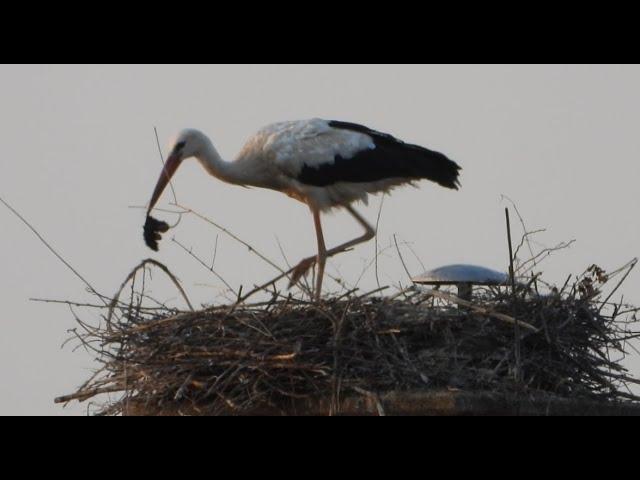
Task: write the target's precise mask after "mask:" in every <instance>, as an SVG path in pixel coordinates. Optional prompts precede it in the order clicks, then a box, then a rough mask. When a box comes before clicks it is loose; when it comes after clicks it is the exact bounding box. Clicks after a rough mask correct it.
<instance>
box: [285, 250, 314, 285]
mask: <svg viewBox="0 0 640 480" xmlns="http://www.w3.org/2000/svg"><path fill="white" fill-rule="evenodd" d="M316 260H317V257H309V258H305V259H304V260H302V261H301V262H300V263H299V264H298V265H296V267H295V268H294V269H293V270H292V271H291V280H290V281H289V288H291V287H293V286H294V285H295V284H296V283H298V281H299V280H300V279H301V278H302V277H304V276H305V275H306V274H307V273H308V272H309V270H310V269H311V267H313V266H314V265H315V263H316Z"/></svg>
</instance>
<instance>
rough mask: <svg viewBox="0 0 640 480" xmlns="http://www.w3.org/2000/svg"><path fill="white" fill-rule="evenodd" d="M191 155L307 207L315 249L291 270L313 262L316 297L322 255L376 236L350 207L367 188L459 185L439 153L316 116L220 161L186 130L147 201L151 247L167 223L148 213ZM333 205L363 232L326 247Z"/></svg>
mask: <svg viewBox="0 0 640 480" xmlns="http://www.w3.org/2000/svg"><path fill="white" fill-rule="evenodd" d="M191 157H195V158H196V159H198V161H199V162H200V163H201V164H202V166H203V167H204V168H205V170H207V171H208V172H209V173H210V174H211V175H213V176H214V177H217V178H219V179H220V180H222V181H224V182H228V183H233V184H236V185H242V186H253V187H261V188H269V189H272V190H278V191H280V192H283V193H285V194H287V195H289V196H290V197H293V198H295V199H296V200H299V201H301V202H303V203H305V204H307V205H308V206H309V208H310V209H311V213H312V214H313V220H314V224H315V230H316V236H317V241H318V253H317V254H316V255H313V256H311V257H309V258H306V259H304V260H302V261H301V262H300V263H299V264H298V265H297V266H296V268H295V269H293V270H292V278H291V283H292V284H293V283H295V282H297V281H298V280H299V279H300V277H301V276H302V275H304V274H305V273H306V272H307V271H308V270H309V268H311V266H313V265H314V264H316V265H317V277H316V283H315V297H316V300H319V299H320V294H321V291H322V280H323V276H324V268H325V263H326V260H327V258H328V257H331V256H333V255H335V254H337V253H340V252H343V251H345V250H347V249H349V248H351V247H353V246H355V245H358V244H359V243H362V242H366V241H367V240H370V239H371V238H373V237H374V235H375V230H374V228H373V227H372V226H371V225H369V223H368V222H367V221H366V220H365V219H364V218H362V217H361V216H360V215H359V214H358V213H357V212H356V211H355V210H354V209H353V207H352V206H351V204H352V203H353V202H355V201H357V200H361V201H363V202H365V203H366V202H367V197H368V194H370V193H371V194H373V193H378V192H387V191H389V190H391V189H392V188H393V187H396V186H398V185H403V184H412V183H413V182H415V181H417V180H420V179H428V180H431V181H433V182H436V183H438V184H439V185H442V186H443V187H446V188H452V189H456V190H457V188H458V186H459V183H458V173H459V170H460V167H459V166H458V165H457V164H456V163H455V162H453V161H451V160H449V159H448V158H447V157H446V156H445V155H443V154H442V153H438V152H434V151H432V150H428V149H426V148H423V147H420V146H417V145H411V144H408V143H404V142H402V141H400V140H398V139H396V138H394V137H392V136H391V135H388V134H385V133H381V132H377V131H375V130H371V129H369V128H367V127H364V126H362V125H357V124H354V123H347V122H339V121H327V120H321V119H312V120H301V121H291V122H282V123H275V124H272V125H269V126H267V127H265V128H263V129H262V130H260V131H259V132H258V133H256V134H255V135H254V136H253V137H251V138H250V139H249V140H248V141H247V143H246V144H245V146H244V147H243V148H242V150H241V151H240V153H239V154H238V156H237V158H236V159H235V160H234V161H232V162H226V161H224V160H222V158H221V157H220V155H219V154H218V152H217V151H216V149H215V147H214V146H213V143H212V142H211V140H210V139H209V138H208V137H207V136H206V135H205V134H204V133H202V132H200V131H198V130H193V129H187V130H183V131H182V132H181V133H180V134H179V135H178V137H177V139H176V140H175V143H174V145H173V147H172V149H171V153H170V155H169V157H168V159H167V162H166V164H165V166H164V169H163V171H162V173H161V175H160V178H159V179H158V183H157V185H156V188H155V190H154V192H153V196H152V198H151V203H150V204H149V210H148V212H147V222H146V224H145V227H144V238H145V241H146V243H147V245H148V246H149V247H150V248H151V249H153V250H156V251H157V250H158V240H160V239H161V235H160V233H164V232H166V231H167V230H168V228H169V226H168V225H167V224H166V223H165V222H160V221H158V220H156V219H154V218H153V217H151V216H150V213H151V210H152V209H153V208H154V206H155V205H156V203H157V201H158V199H159V198H160V195H162V192H163V191H164V189H165V187H166V186H167V184H168V183H169V180H170V179H171V177H172V176H173V174H174V173H175V172H176V170H177V169H178V167H179V166H180V164H181V163H182V161H183V160H185V159H187V158H191ZM332 208H344V209H346V210H347V211H348V212H349V213H350V214H351V215H352V216H353V217H354V218H355V219H356V220H357V222H358V223H359V224H360V225H362V227H363V228H364V230H365V232H364V234H363V235H362V236H360V237H358V238H355V239H353V240H351V241H348V242H346V243H343V244H342V245H339V246H337V247H335V248H331V249H327V248H326V245H325V242H324V236H323V233H322V225H321V223H320V214H321V212H325V211H327V210H330V209H332Z"/></svg>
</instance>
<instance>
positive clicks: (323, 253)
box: [313, 209, 327, 302]
mask: <svg viewBox="0 0 640 480" xmlns="http://www.w3.org/2000/svg"><path fill="white" fill-rule="evenodd" d="M313 223H314V224H315V227H316V237H317V239H318V258H317V260H316V265H317V266H318V271H317V272H316V275H317V276H316V291H315V297H316V302H319V301H320V296H321V295H322V280H323V279H324V267H325V265H326V264H327V247H326V245H325V243H324V235H323V234H322V223H321V222H320V211H319V210H316V209H313Z"/></svg>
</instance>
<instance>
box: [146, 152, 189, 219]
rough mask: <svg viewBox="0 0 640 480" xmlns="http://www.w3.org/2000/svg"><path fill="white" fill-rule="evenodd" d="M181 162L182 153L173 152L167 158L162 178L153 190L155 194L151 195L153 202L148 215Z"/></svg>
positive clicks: (150, 204)
mask: <svg viewBox="0 0 640 480" xmlns="http://www.w3.org/2000/svg"><path fill="white" fill-rule="evenodd" d="M181 162H182V159H181V158H180V155H175V154H173V155H170V156H169V158H168V159H167V162H166V163H165V164H164V168H163V169H162V173H161V174H160V178H158V183H157V184H156V188H155V190H154V191H153V195H152V196H151V202H150V203H149V210H147V215H148V214H149V213H151V210H153V207H155V206H156V203H158V200H159V199H160V196H161V195H162V192H164V189H165V188H167V184H168V183H169V181H170V180H171V177H173V174H174V173H176V170H178V167H179V166H180V163H181Z"/></svg>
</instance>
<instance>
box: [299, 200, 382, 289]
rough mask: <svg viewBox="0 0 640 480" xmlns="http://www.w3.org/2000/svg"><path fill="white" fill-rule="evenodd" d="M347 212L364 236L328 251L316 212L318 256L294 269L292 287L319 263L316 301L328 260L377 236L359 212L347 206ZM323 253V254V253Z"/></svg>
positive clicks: (315, 212)
mask: <svg viewBox="0 0 640 480" xmlns="http://www.w3.org/2000/svg"><path fill="white" fill-rule="evenodd" d="M345 208H346V209H347V211H348V212H349V213H350V214H351V215H352V216H353V218H355V219H356V220H357V221H358V223H359V224H360V225H362V227H363V228H364V229H365V233H364V235H362V236H360V237H358V238H354V239H353V240H350V241H348V242H345V243H343V244H341V245H338V246H337V247H334V248H332V249H331V250H326V248H325V245H324V237H323V235H322V225H321V223H320V212H317V211H316V210H312V211H313V215H314V222H315V225H316V234H317V236H318V255H315V256H313V257H309V258H305V259H304V260H302V261H301V262H300V263H299V264H298V265H297V266H296V267H295V268H294V269H293V273H292V275H291V282H290V283H289V286H290V287H291V286H292V285H294V284H295V283H297V282H298V280H299V279H300V278H301V277H302V276H303V275H305V274H306V273H307V272H308V271H309V269H310V268H311V267H312V266H313V265H314V264H315V263H316V262H317V263H318V277H317V278H316V299H317V300H319V299H320V294H321V288H322V280H323V277H324V266H325V264H326V261H327V258H329V257H332V256H334V255H337V254H338V253H341V252H344V251H345V250H348V249H350V248H351V247H355V246H356V245H358V244H360V243H364V242H366V241H369V240H371V239H372V238H373V237H375V235H376V230H375V229H374V228H373V227H372V226H371V225H369V223H368V222H367V221H366V220H365V219H364V218H363V217H362V216H360V214H359V213H358V212H356V211H355V210H354V209H353V208H352V207H351V206H350V205H345ZM322 252H323V253H322Z"/></svg>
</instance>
